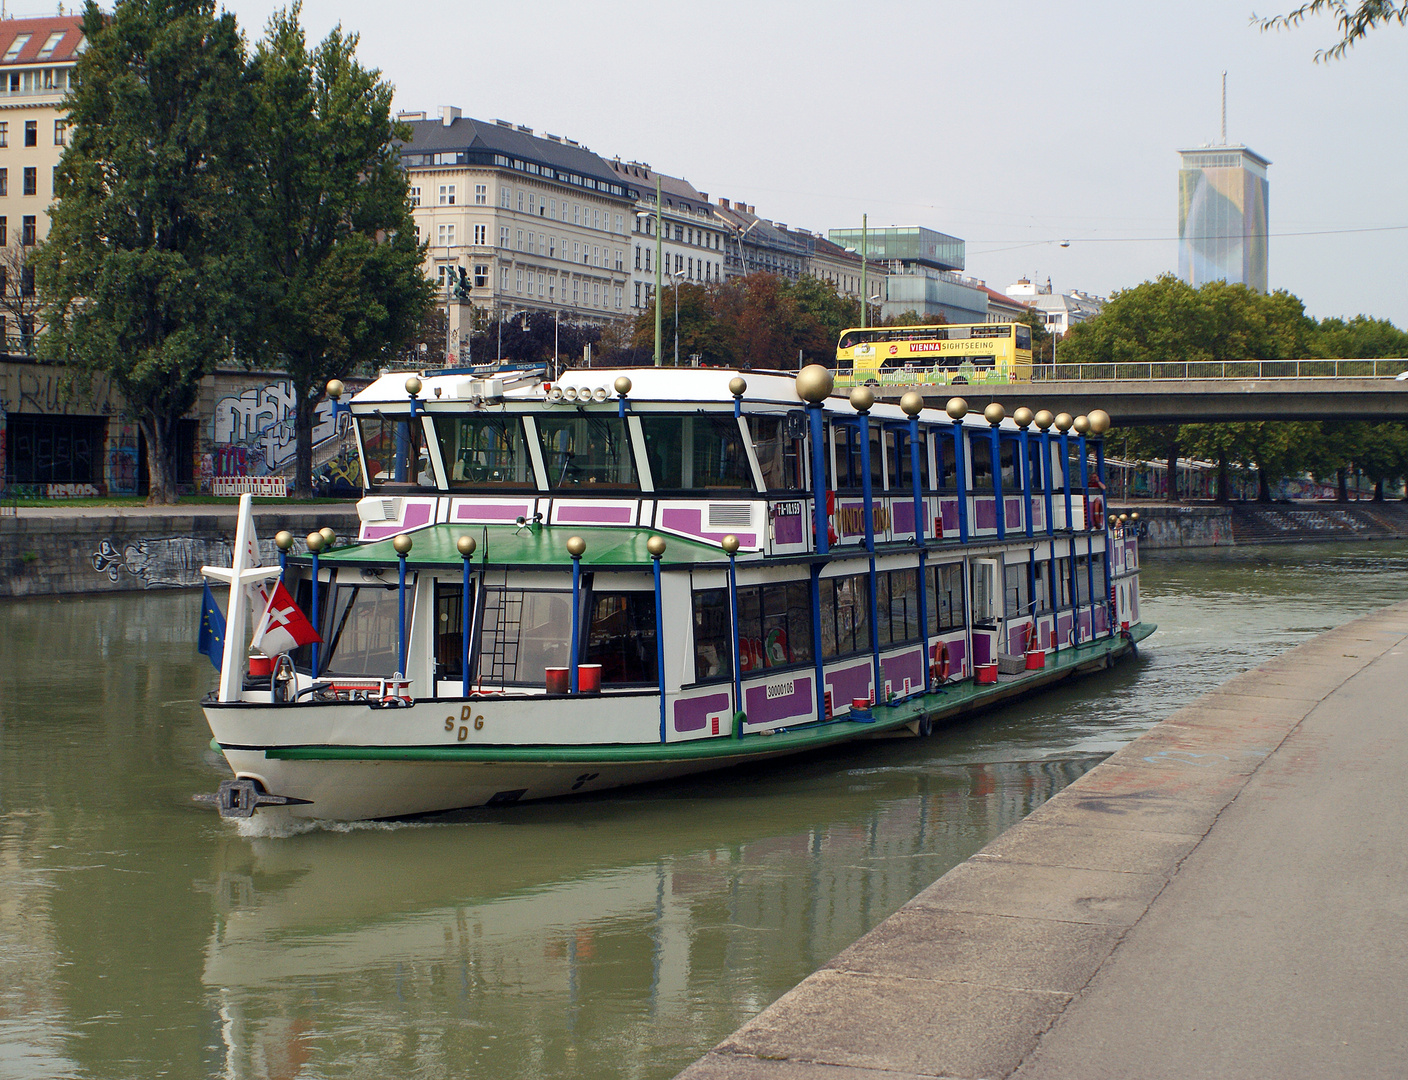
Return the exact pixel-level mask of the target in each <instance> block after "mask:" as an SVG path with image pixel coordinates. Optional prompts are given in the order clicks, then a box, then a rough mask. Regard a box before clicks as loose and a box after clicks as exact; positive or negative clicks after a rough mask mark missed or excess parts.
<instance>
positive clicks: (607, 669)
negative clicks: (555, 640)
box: [584, 592, 660, 686]
mask: <svg viewBox="0 0 1408 1080" xmlns="http://www.w3.org/2000/svg"><path fill="white" fill-rule="evenodd" d="M656 657H657V653H656V649H655V593H653V592H616V593H602V592H593V593H592V611H591V625H590V626H589V628H588V630H587V651H586V659H585V661H584V662H585V663H588V664H600V665H601V683H602V685H603V686H606V685H610V684H618V685H619V684H621V683H650V684H652V685H653V684H655V683H658V682H659V681H660V675H659V671H660V668H659V666H658V665H657V663H656Z"/></svg>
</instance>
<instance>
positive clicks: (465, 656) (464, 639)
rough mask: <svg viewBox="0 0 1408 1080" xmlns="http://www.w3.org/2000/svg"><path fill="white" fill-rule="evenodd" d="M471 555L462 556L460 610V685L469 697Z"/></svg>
mask: <svg viewBox="0 0 1408 1080" xmlns="http://www.w3.org/2000/svg"><path fill="white" fill-rule="evenodd" d="M470 558H471V556H469V555H466V556H464V588H463V592H462V596H461V599H462V601H463V604H462V608H463V609H462V610H461V612H460V639H461V640H460V672H461V678H460V685H461V688H462V690H463V691H464V696H465V697H469V624H470V604H469V561H470Z"/></svg>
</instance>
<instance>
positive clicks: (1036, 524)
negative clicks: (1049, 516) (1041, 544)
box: [1032, 495, 1046, 531]
mask: <svg viewBox="0 0 1408 1080" xmlns="http://www.w3.org/2000/svg"><path fill="white" fill-rule="evenodd" d="M1032 528H1033V529H1036V530H1038V531H1040V530H1042V529H1045V528H1046V502H1045V500H1044V497H1043V496H1041V495H1034V496H1032Z"/></svg>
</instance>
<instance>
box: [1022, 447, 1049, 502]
mask: <svg viewBox="0 0 1408 1080" xmlns="http://www.w3.org/2000/svg"><path fill="white" fill-rule="evenodd" d="M1042 441H1043V440H1042V439H1040V438H1033V439H1032V440H1031V441H1030V442H1029V443H1028V444H1027V454H1028V457H1029V459H1030V461H1031V474H1032V490H1033V491H1045V490H1046V478H1045V477H1044V476H1043V475H1042V473H1041V444H1042Z"/></svg>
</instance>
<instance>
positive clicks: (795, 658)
mask: <svg viewBox="0 0 1408 1080" xmlns="http://www.w3.org/2000/svg"><path fill="white" fill-rule="evenodd" d="M811 659H812V591H811V586H810V585H809V584H808V583H807V582H805V581H788V582H778V583H776V584H769V585H752V586H748V587H746V588H740V589H739V590H738V666H739V668H741V669H742V671H743V672H744V673H745V674H746V673H749V672H756V671H762V670H764V669H765V668H778V667H788V666H789V665H792V664H800V663H810V662H811Z"/></svg>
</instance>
